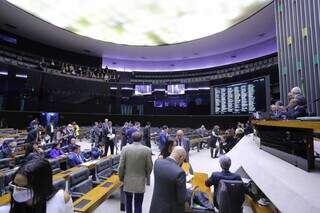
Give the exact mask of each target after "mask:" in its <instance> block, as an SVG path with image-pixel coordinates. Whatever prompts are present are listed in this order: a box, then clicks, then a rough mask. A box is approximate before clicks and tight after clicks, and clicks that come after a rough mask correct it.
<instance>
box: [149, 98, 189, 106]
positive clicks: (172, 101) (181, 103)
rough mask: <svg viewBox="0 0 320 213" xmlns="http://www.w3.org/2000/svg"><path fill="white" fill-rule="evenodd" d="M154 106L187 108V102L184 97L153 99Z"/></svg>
mask: <svg viewBox="0 0 320 213" xmlns="http://www.w3.org/2000/svg"><path fill="white" fill-rule="evenodd" d="M154 107H157V108H162V107H177V108H187V107H188V102H187V100H186V99H164V100H156V101H154Z"/></svg>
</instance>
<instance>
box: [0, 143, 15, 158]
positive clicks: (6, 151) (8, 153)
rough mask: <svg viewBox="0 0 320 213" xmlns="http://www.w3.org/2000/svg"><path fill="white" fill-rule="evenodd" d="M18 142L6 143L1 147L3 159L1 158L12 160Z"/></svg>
mask: <svg viewBox="0 0 320 213" xmlns="http://www.w3.org/2000/svg"><path fill="white" fill-rule="evenodd" d="M16 147H17V143H16V142H14V141H13V142H6V141H5V142H4V143H3V144H2V146H1V157H0V158H12V157H13V156H14V152H15V150H16Z"/></svg>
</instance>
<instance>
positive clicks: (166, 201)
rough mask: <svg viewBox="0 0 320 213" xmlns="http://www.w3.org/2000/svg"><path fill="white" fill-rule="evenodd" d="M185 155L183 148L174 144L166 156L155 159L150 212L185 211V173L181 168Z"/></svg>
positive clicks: (176, 212) (181, 212) (177, 212)
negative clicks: (169, 153)
mask: <svg viewBox="0 0 320 213" xmlns="http://www.w3.org/2000/svg"><path fill="white" fill-rule="evenodd" d="M185 157H186V152H185V149H184V148H183V147H181V146H176V147H175V148H174V149H173V150H172V153H171V155H170V156H169V157H168V158H166V159H158V160H156V162H155V164H154V189H153V195H152V201H151V206H150V213H183V212H185V202H186V199H187V190H186V173H185V172H184V171H183V170H182V168H181V165H182V163H183V162H184V159H185Z"/></svg>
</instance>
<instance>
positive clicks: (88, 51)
mask: <svg viewBox="0 0 320 213" xmlns="http://www.w3.org/2000/svg"><path fill="white" fill-rule="evenodd" d="M83 52H85V53H91V51H90V50H87V49H83Z"/></svg>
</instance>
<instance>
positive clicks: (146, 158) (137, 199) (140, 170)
mask: <svg viewBox="0 0 320 213" xmlns="http://www.w3.org/2000/svg"><path fill="white" fill-rule="evenodd" d="M132 139H133V143H132V144H130V145H127V146H125V147H124V148H123V149H122V152H121V158H120V164H119V178H120V181H122V182H123V191H124V192H125V196H126V212H127V213H132V198H133V197H134V212H135V213H141V212H142V202H143V196H144V192H145V185H146V179H147V177H148V176H149V175H150V173H151V171H152V166H153V163H152V158H151V149H150V148H148V147H146V146H143V145H142V144H141V140H142V134H141V133H140V132H138V131H137V132H134V133H133V134H132Z"/></svg>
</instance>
